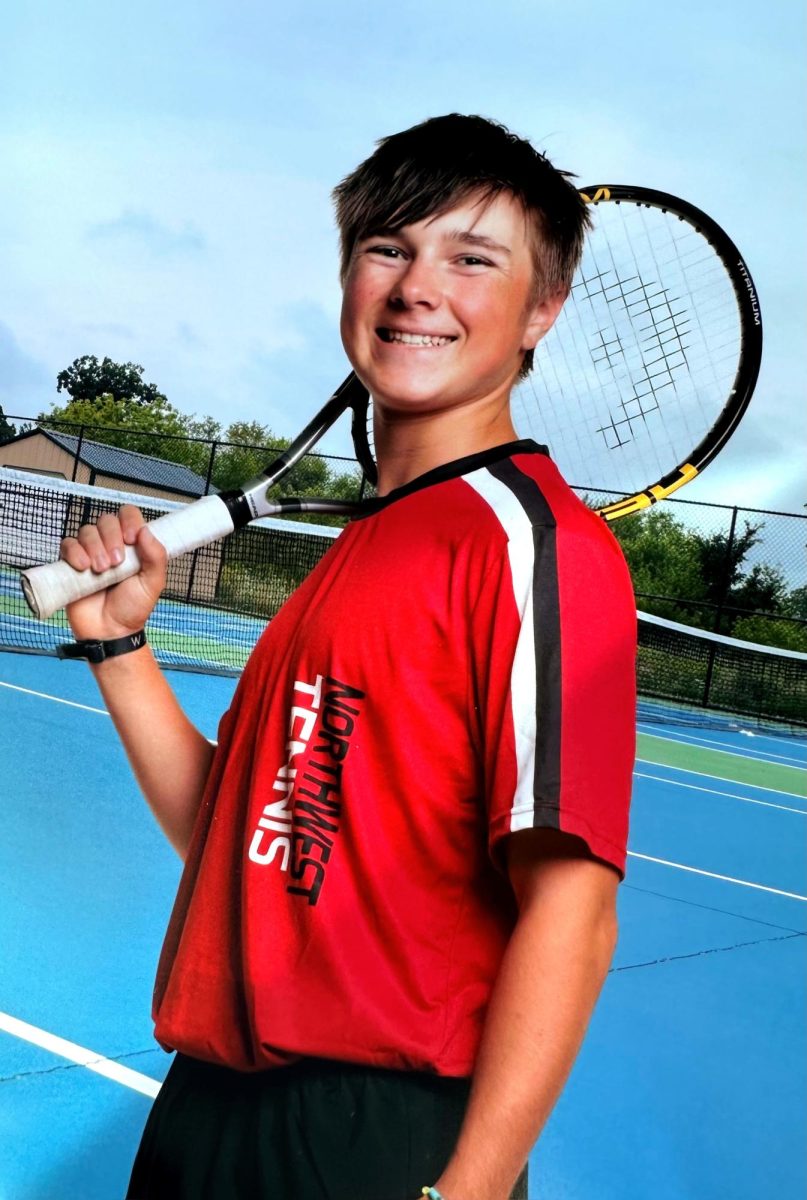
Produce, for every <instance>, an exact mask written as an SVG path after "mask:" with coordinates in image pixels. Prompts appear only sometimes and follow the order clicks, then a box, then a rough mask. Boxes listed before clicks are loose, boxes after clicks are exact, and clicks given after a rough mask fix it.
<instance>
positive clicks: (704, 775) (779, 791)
mask: <svg viewBox="0 0 807 1200" xmlns="http://www.w3.org/2000/svg"><path fill="white" fill-rule="evenodd" d="M636 761H637V762H639V763H644V765H645V766H647V767H663V768H664V770H665V771H683V773H684V774H685V775H699V776H700V778H701V779H719V780H720V782H721V783H737V780H736V779H726V777H725V775H710V774H709V773H708V771H693V769H692V767H673V766H670V764H669V763H657V762H653V760H652V758H637V759H636ZM670 782H671V783H672V782H673V781H672V780H670ZM746 787H752V788H753V789H754V791H755V792H775V793H776V795H777V796H792V797H793V798H794V800H803V799H804V796H803V795H802V793H801V792H786V791H785V790H784V788H771V787H765V785H764V784H763V783H746Z"/></svg>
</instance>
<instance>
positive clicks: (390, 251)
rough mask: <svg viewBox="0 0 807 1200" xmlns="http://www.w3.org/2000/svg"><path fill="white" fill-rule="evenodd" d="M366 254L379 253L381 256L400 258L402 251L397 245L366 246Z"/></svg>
mask: <svg viewBox="0 0 807 1200" xmlns="http://www.w3.org/2000/svg"><path fill="white" fill-rule="evenodd" d="M367 253H368V254H380V255H381V256H382V257H383V258H400V256H401V253H402V251H401V250H400V248H399V247H398V246H368V247H367Z"/></svg>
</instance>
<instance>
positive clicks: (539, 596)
mask: <svg viewBox="0 0 807 1200" xmlns="http://www.w3.org/2000/svg"><path fill="white" fill-rule="evenodd" d="M488 471H489V472H490V474H491V475H493V476H494V478H496V479H498V480H499V482H500V483H503V484H504V485H505V487H507V488H509V489H510V491H511V492H512V493H513V495H514V496H515V498H516V499H517V500H518V502H519V504H520V505H521V507H522V508H523V509H524V512H525V513H526V514H527V516H528V517H529V520H530V524H531V525H532V541H533V547H534V552H535V558H534V565H533V577H532V604H533V609H532V612H533V632H534V637H535V703H536V729H535V779H534V781H533V796H534V799H535V815H534V817H533V824H534V825H535V826H538V825H540V826H543V827H547V826H548V827H549V828H552V829H559V828H560V730H561V701H562V694H561V628H560V594H559V590H558V554H557V527H556V521H555V516H554V514H553V512H552V509H551V508H550V507H549V504H548V503H547V500H546V497H545V496H544V494H543V492H542V491H541V489H540V487H539V486H538V484H537V483H536V482H535V480H534V479H530V478H529V477H528V476H527V475H525V474H524V473H523V472H522V471H519V469H518V467H516V466H515V464H514V463H513V462H512V460H511V459H507V460H506V461H505V462H501V463H495V464H494V465H492V466H489V467H488Z"/></svg>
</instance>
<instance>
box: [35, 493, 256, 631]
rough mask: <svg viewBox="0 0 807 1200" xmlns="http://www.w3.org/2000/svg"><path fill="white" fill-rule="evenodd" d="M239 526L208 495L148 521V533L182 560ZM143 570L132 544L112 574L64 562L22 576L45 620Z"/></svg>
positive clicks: (220, 503)
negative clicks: (77, 569)
mask: <svg viewBox="0 0 807 1200" xmlns="http://www.w3.org/2000/svg"><path fill="white" fill-rule="evenodd" d="M234 528H235V526H234V524H233V519H232V517H231V516H230V512H229V510H228V508H227V505H226V504H225V503H224V501H223V500H220V499H219V497H218V496H203V497H202V498H201V500H196V501H194V503H193V504H189V505H188V506H187V508H180V509H177V510H176V511H174V512H170V513H166V514H165V515H164V516H162V517H157V519H156V520H155V521H150V522H149V529H150V530H151V532H152V533H153V534H154V536H155V537H156V538H157V539H158V541H160V542H162V544H163V546H165V549H166V550H167V551H168V557H169V558H177V557H178V555H180V554H184V553H185V552H186V551H188V550H198V549H199V547H200V546H208V545H209V544H210V543H211V542H215V541H218V539H219V538H222V537H226V535H227V534H228V533H232V531H233V529H234ZM139 570H140V560H139V559H138V557H137V554H136V553H135V551H134V549H133V547H131V546H127V547H126V550H125V553H124V559H123V562H122V563H120V564H119V565H118V566H117V567H110V569H109V570H108V571H101V572H100V574H97V575H96V574H95V573H94V572H93V571H90V570H89V569H87V570H86V571H76V570H75V569H74V568H73V567H71V566H70V565H69V563H66V562H64V561H63V560H62V559H60V560H59V561H58V562H55V563H45V564H44V565H43V566H41V567H29V568H28V569H27V570H25V571H23V572H22V579H21V583H22V590H23V592H24V594H25V599H26V601H27V602H28V607H29V608H30V609H31V612H32V613H33V614H34V615H35V616H37V617H39V618H40V620H45V619H46V618H47V617H52V616H53V614H54V613H55V612H58V610H59V609H60V608H64V607H65V605H67V604H72V603H73V601H74V600H81V599H82V598H83V597H84V596H91V595H93V593H94V592H102V591H104V589H105V588H108V587H112V586H113V584H116V583H120V582H121V581H122V580H124V579H130V578H131V576H132V575H136V574H137V572H138V571H139Z"/></svg>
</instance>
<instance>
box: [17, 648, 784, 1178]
mask: <svg viewBox="0 0 807 1200" xmlns="http://www.w3.org/2000/svg"><path fill="white" fill-rule="evenodd" d="M171 678H172V683H173V684H174V686H175V687H176V689H177V691H178V693H179V695H180V698H181V700H182V702H183V704H184V705H185V706H186V707H187V709H188V711H189V713H190V715H191V717H192V718H193V719H194V720H196V721H197V723H198V724H199V725H200V727H201V728H202V729H203V730H204V732H205V733H206V734H207V735H209V736H215V731H216V725H217V720H218V716H219V714H220V713H221V711H222V710H223V709H224V708H225V707H226V705H227V703H228V698H229V696H230V695H231V693H232V689H233V687H234V680H233V679H232V678H227V677H223V676H220V675H205V674H190V673H181V672H174V673H172V676H171ZM0 704H2V711H3V714H4V719H3V725H2V728H3V735H4V736H3V760H4V761H3V779H4V781H5V795H6V805H5V811H6V819H5V822H4V828H3V837H2V839H0V875H1V877H2V880H3V885H2V886H3V893H4V901H3V905H2V910H0V911H1V913H2V915H0V922H2V926H1V928H0V933H1V934H2V940H3V946H4V949H5V954H4V958H5V971H4V973H3V982H2V992H1V994H0V1011H2V1014H3V1015H2V1016H1V1017H0V1029H1V1030H2V1031H1V1032H0V1054H1V1055H2V1080H3V1085H4V1087H3V1092H2V1097H3V1099H2V1105H0V1122H1V1123H2V1138H1V1139H0V1181H2V1182H1V1183H0V1196H2V1198H3V1200H7V1198H8V1200H10V1198H12V1197H13V1198H14V1200H62V1198H64V1200H68V1198H70V1200H73V1198H75V1197H81V1198H82V1200H110V1198H112V1197H115V1196H119V1195H122V1193H123V1190H124V1188H125V1183H126V1180H127V1178H128V1169H129V1165H130V1162H131V1158H132V1155H133V1152H134V1149H135V1147H136V1144H137V1141H138V1137H139V1133H140V1130H141V1128H142V1125H143V1122H144V1120H145V1116H146V1113H147V1111H148V1107H149V1103H150V1100H149V1097H150V1096H151V1095H153V1094H154V1092H155V1091H156V1089H157V1087H158V1086H159V1082H160V1080H161V1079H162V1078H163V1077H164V1075H165V1072H166V1070H167V1068H168V1064H169V1061H170V1060H169V1057H168V1056H167V1055H166V1054H164V1053H163V1052H162V1051H161V1050H160V1049H159V1048H157V1047H156V1046H155V1044H154V1042H153V1040H152V1036H151V1025H150V1020H149V1007H150V994H151V985H152V979H153V973H154V968H155V964H156V957H157V953H158V951H159V947H160V943H161V938H162V934H163V931H164V927H165V923H166V920H167V916H168V913H169V910H170V906H171V903H172V900H173V895H174V890H175V887H176V884H177V881H178V878H179V863H178V861H177V860H176V859H175V857H174V855H173V852H172V851H171V849H170V848H169V847H168V845H167V843H166V842H165V841H164V840H163V838H162V836H161V835H160V833H159V832H158V831H157V829H156V827H155V826H154V824H153V822H152V821H151V818H150V816H149V815H148V813H147V811H146V809H145V805H144V804H143V802H142V800H141V799H140V797H139V794H138V793H137V789H136V787H135V785H134V783H133V781H132V780H131V778H130V776H129V772H128V768H127V765H126V763H125V760H124V756H123V752H122V751H121V749H120V747H119V745H118V742H117V739H116V737H115V734H114V731H113V729H112V725H111V722H110V721H109V718H108V717H107V716H106V715H105V714H104V712H103V710H102V709H101V708H100V706H99V700H98V696H97V693H96V691H95V688H94V684H93V681H92V679H91V677H90V674H89V672H88V671H87V669H86V667H84V666H83V664H77V663H60V662H58V661H56V660H54V659H52V658H48V657H44V656H41V655H31V654H13V653H3V654H0ZM659 715H665V714H659V712H658V711H652V709H649V708H644V709H643V717H647V718H650V719H642V720H641V722H640V751H639V761H638V762H637V766H636V781H635V799H634V807H633V819H632V833H631V841H630V850H631V858H630V861H629V873H628V877H627V880H626V882H625V883H624V884H623V886H622V887H621V889H620V920H621V937H620V943H619V947H618V950H617V953H616V957H615V960H614V964H613V968H612V970H611V973H610V976H609V978H608V981H607V983H606V986H605V990H604V993H603V997H602V999H601V1002H600V1005H599V1007H598V1009H597V1012H596V1014H595V1017H594V1021H593V1024H592V1027H591V1030H590V1034H589V1037H588V1039H587V1041H586V1044H585V1046H584V1049H583V1051H582V1053H581V1055H580V1058H579V1059H578V1062H577V1064H576V1066H575V1069H574V1073H573V1076H572V1079H571V1082H570V1084H569V1086H568V1087H567V1089H566V1091H565V1093H564V1095H563V1097H562V1099H561V1101H560V1103H559V1105H558V1107H557V1109H556V1111H555V1113H554V1114H553V1116H552V1118H551V1121H550V1123H549V1125H548V1127H547V1129H546V1131H545V1133H544V1136H543V1137H542V1139H541V1142H540V1146H539V1148H538V1150H537V1151H536V1153H535V1155H534V1158H533V1166H532V1183H531V1189H530V1196H531V1197H535V1200H539V1198H541V1200H543V1198H544V1197H547V1198H549V1197H551V1198H552V1200H555V1198H557V1197H563V1198H564V1200H566V1198H568V1200H593V1198H595V1197H596V1200H610V1198H611V1197H613V1198H616V1197H619V1198H620V1200H645V1198H648V1197H653V1200H667V1198H669V1200H673V1198H674V1200H683V1198H685V1197H692V1198H698V1200H699V1198H705V1197H717V1196H720V1197H723V1196H725V1197H732V1200H744V1198H746V1197H747V1198H748V1200H751V1197H754V1198H755V1200H757V1198H758V1197H761V1196H776V1197H777V1200H797V1198H800V1197H801V1196H802V1195H803V1194H804V1186H805V1182H806V1181H805V1178H804V1173H803V1166H802V1156H801V1149H800V1148H801V1143H802V1131H803V1125H804V1067H803V1064H804V1062H805V1061H807V1059H806V1058H805V1055H804V1046H803V1041H804V1033H803V1028H802V1016H801V1014H802V1012H803V1008H804V1004H803V999H804V997H803V991H804V974H805V973H804V951H805V940H804V936H805V930H807V924H806V923H805V896H807V880H805V868H804V861H803V852H802V847H803V839H804V828H805V815H806V814H807V798H806V797H807V788H805V783H806V782H807V770H806V769H805V765H806V756H805V743H804V740H803V739H802V738H799V737H796V736H785V735H783V734H781V733H775V732H768V731H765V730H764V729H762V728H760V727H757V728H756V729H753V730H752V729H749V730H747V731H744V730H743V729H742V726H741V725H740V726H739V727H736V728H735V727H732V724H733V723H732V722H728V721H726V722H722V724H718V725H717V726H716V727H713V728H705V727H700V726H697V725H694V724H688V725H674V724H661V723H660V722H659V720H658V717H659ZM672 715H674V713H673V711H672V710H670V711H669V712H667V713H666V716H667V717H670V716H672Z"/></svg>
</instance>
